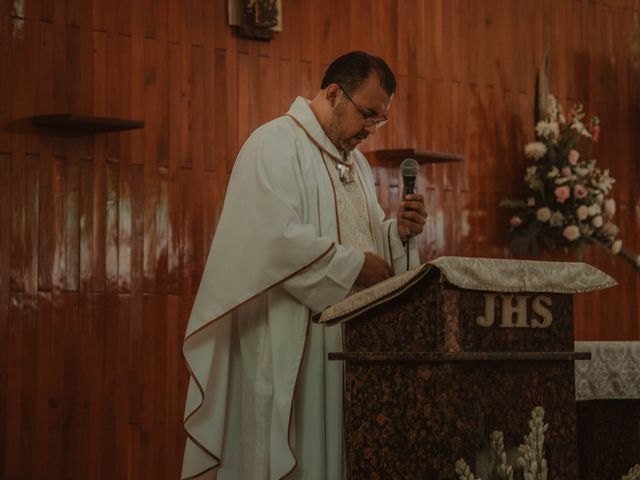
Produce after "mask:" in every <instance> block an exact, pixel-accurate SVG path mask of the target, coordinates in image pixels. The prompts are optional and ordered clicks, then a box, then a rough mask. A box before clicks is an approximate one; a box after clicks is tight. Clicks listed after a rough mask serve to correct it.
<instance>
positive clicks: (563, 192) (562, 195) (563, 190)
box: [553, 185, 570, 203]
mask: <svg viewBox="0 0 640 480" xmlns="http://www.w3.org/2000/svg"><path fill="white" fill-rule="evenodd" d="M553 193H554V194H555V196H556V200H558V203H564V201H565V200H566V199H567V198H569V194H570V192H569V187H567V186H566V185H563V186H561V187H556V189H555V190H554V191H553Z"/></svg>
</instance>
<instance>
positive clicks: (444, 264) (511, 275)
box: [314, 257, 617, 322]
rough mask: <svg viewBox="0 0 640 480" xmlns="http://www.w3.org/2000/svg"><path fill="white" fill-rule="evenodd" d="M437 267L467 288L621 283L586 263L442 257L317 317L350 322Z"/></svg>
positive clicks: (583, 288)
mask: <svg viewBox="0 0 640 480" xmlns="http://www.w3.org/2000/svg"><path fill="white" fill-rule="evenodd" d="M430 267H433V269H434V270H435V271H439V272H440V273H442V275H444V277H445V278H446V280H447V281H448V282H449V283H451V284H453V285H455V286H457V287H460V288H464V289H466V290H480V291H489V292H549V293H582V292H590V291H593V290H601V289H605V288H609V287H613V286H615V285H617V283H616V281H615V280H614V279H613V278H611V277H610V276H609V275H607V274H606V273H604V272H601V271H600V270H598V269H597V268H595V267H592V266H591V265H588V264H586V263H577V262H542V261H532V260H506V259H498V258H467V257H439V258H436V259H435V260H432V261H431V262H429V263H426V264H424V265H422V266H420V267H418V268H417V269H414V270H410V271H408V272H406V273H403V274H402V275H397V276H395V277H391V278H389V279H387V280H385V281H383V282H380V283H378V284H376V285H374V286H372V287H370V288H367V289H366V290H363V291H361V292H358V293H357V294H354V295H352V296H350V297H347V298H346V299H344V300H343V301H341V302H339V303H336V304H335V305H332V306H331V307H329V308H327V309H325V310H324V311H323V312H322V314H321V315H320V316H319V317H315V318H314V320H315V321H318V322H344V321H346V320H349V319H350V318H353V317H355V316H357V315H359V314H360V313H362V312H364V311H366V310H369V309H370V308H373V307H374V306H376V305H379V304H380V303H383V302H385V301H387V300H388V299H390V298H393V297H395V296H398V295H400V294H401V293H402V292H404V291H405V290H407V289H408V288H409V287H410V286H411V285H413V284H414V283H416V282H417V281H419V280H420V279H421V278H422V277H423V276H424V275H426V274H427V272H428V271H429V268H430Z"/></svg>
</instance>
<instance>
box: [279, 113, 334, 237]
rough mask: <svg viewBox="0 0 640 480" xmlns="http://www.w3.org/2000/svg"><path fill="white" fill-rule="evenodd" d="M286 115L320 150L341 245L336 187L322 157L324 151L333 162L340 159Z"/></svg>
mask: <svg viewBox="0 0 640 480" xmlns="http://www.w3.org/2000/svg"><path fill="white" fill-rule="evenodd" d="M286 115H287V117H290V118H291V120H293V121H294V122H295V124H296V125H298V126H299V127H300V128H301V129H302V131H303V132H304V133H305V134H306V135H307V137H309V140H310V141H311V143H313V144H314V145H315V146H316V147H318V150H320V157H321V158H322V164H323V165H324V169H325V171H326V172H327V178H328V179H329V183H330V184H331V190H332V191H333V210H334V212H335V215H336V230H337V232H338V243H339V244H340V245H342V237H341V235H340V215H339V213H338V196H337V195H336V187H335V185H334V184H333V180H332V179H331V174H330V173H329V167H328V166H327V162H326V160H325V158H324V154H325V153H326V154H327V155H329V158H331V160H333V161H334V162H340V161H341V160H340V159H339V158H338V157H336V156H335V155H333V154H332V153H331V152H329V151H328V150H327V149H326V148H324V147H323V146H322V145H320V143H319V142H318V141H317V140H316V139H315V138H313V136H312V135H311V134H310V133H309V131H308V130H307V129H306V128H304V125H302V123H300V121H299V120H298V119H297V118H296V117H294V116H293V115H291V114H290V113H287V114H286Z"/></svg>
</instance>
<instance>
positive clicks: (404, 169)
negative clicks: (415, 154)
mask: <svg viewBox="0 0 640 480" xmlns="http://www.w3.org/2000/svg"><path fill="white" fill-rule="evenodd" d="M419 170H420V164H419V163H418V162H417V161H416V160H415V159H413V158H405V159H404V160H403V161H402V162H401V163H400V172H401V173H402V182H403V183H404V192H403V193H402V199H403V200H404V197H405V196H407V195H409V194H410V193H413V192H414V191H415V187H416V177H417V176H418V171H419Z"/></svg>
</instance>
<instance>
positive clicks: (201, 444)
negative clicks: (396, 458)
mask: <svg viewBox="0 0 640 480" xmlns="http://www.w3.org/2000/svg"><path fill="white" fill-rule="evenodd" d="M332 157H333V158H336V159H339V158H340V152H339V151H338V150H337V149H336V147H335V146H334V145H333V144H332V143H331V141H330V140H329V139H328V137H327V136H326V135H325V133H324V131H323V130H322V127H321V126H320V124H319V123H318V121H317V120H316V118H315V116H314V115H313V112H312V111H311V109H310V107H309V104H308V102H307V101H306V100H305V99H303V98H298V99H296V101H295V102H294V103H293V105H292V106H291V108H290V110H289V112H288V114H287V116H283V117H280V118H278V119H276V120H273V121H271V122H269V123H267V124H265V125H263V126H262V127H260V128H258V129H257V130H256V131H255V132H253V134H252V135H251V136H250V138H249V139H248V140H247V142H246V143H245V144H244V146H243V147H242V149H241V151H240V153H239V154H238V158H237V159H236V162H235V165H234V168H233V172H232V175H231V178H230V180H229V185H228V189H227V194H226V197H225V204H224V208H223V211H222V215H221V217H220V221H219V223H218V226H217V230H216V234H215V237H214V240H213V244H212V246H211V250H210V252H209V257H208V259H207V263H206V265H205V269H204V273H203V277H202V281H201V283H200V287H199V289H198V294H197V296H196V300H195V303H194V306H193V310H192V312H191V316H190V318H189V324H188V327H187V331H186V335H185V340H184V345H183V353H184V357H185V360H186V363H187V367H188V368H189V372H190V375H191V378H190V382H189V389H188V393H187V399H186V405H185V420H184V425H185V430H186V432H187V442H186V446H185V452H184V461H183V466H182V478H196V477H197V478H202V479H205V478H206V479H214V478H216V474H217V480H231V479H233V480H266V479H269V480H279V479H282V478H285V477H287V478H292V479H293V478H295V479H303V478H304V479H305V480H311V479H319V480H325V479H331V480H334V479H339V478H341V476H342V467H341V465H342V435H341V434H342V430H341V429H342V427H341V417H342V408H341V407H342V403H341V402H342V364H341V363H340V362H329V361H327V359H326V356H327V353H328V352H329V351H339V350H340V349H341V344H340V342H341V333H340V332H341V331H340V328H341V327H340V326H333V327H325V326H324V325H318V324H314V323H312V322H311V321H310V316H311V314H313V313H318V312H320V311H322V310H323V309H324V308H325V307H327V306H329V305H331V304H333V303H336V302H338V301H339V300H341V299H343V298H344V297H345V296H346V295H347V294H348V293H349V292H350V290H351V288H352V286H353V283H354V281H355V279H356V277H357V276H358V274H359V272H360V269H361V267H362V264H363V262H364V253H363V251H362V250H361V249H360V248H357V247H354V246H349V245H345V244H344V242H342V241H341V240H342V239H341V233H340V232H341V231H342V232H344V231H345V229H344V225H343V226H342V227H341V224H340V222H343V223H344V222H345V221H346V220H345V219H344V218H342V219H341V218H340V212H343V214H344V211H345V210H344V209H343V208H339V205H338V202H337V200H336V188H339V187H340V186H339V185H336V184H335V179H336V178H337V177H336V176H335V172H333V171H332V170H331V169H332V168H334V163H333V160H332ZM348 157H349V158H348V160H349V161H351V162H352V163H353V165H354V168H355V169H356V172H357V177H358V178H359V181H360V182H361V186H362V189H363V192H364V198H365V200H366V205H367V208H366V212H363V213H362V214H363V215H365V214H366V215H368V222H369V227H370V232H371V235H370V238H369V240H368V241H371V240H372V241H373V247H374V248H375V253H377V254H378V255H380V256H382V257H384V258H385V259H386V260H387V261H388V262H389V263H390V264H391V265H392V266H393V267H394V270H395V272H396V273H400V272H403V271H404V270H405V269H406V257H405V253H404V252H405V250H404V246H403V245H402V242H401V240H400V238H399V237H398V234H397V228H396V222H395V219H394V220H384V213H383V211H382V209H381V208H380V206H379V205H378V203H377V200H376V192H375V186H374V181H373V175H372V172H371V169H370V168H369V165H368V163H367V161H366V159H365V158H364V156H363V155H362V154H361V153H360V152H359V151H357V150H354V151H353V152H351V153H350V154H349V155H348ZM332 177H333V180H334V181H332ZM338 194H340V192H338ZM338 196H339V195H338ZM410 245H411V248H412V250H413V253H412V254H411V266H412V267H413V266H417V265H418V264H419V258H418V254H417V251H416V249H415V240H411V241H410ZM294 399H295V400H294ZM298 463H299V465H298Z"/></svg>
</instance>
